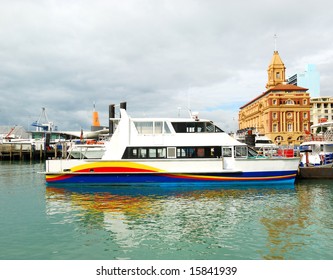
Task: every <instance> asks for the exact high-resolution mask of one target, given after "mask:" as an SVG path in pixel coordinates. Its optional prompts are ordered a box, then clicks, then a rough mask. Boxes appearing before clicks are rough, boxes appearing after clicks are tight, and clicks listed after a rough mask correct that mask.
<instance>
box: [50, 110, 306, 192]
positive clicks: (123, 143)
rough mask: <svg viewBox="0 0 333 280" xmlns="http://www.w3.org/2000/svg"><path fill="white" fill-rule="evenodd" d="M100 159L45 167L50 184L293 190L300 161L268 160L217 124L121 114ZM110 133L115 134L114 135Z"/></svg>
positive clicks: (58, 161)
mask: <svg viewBox="0 0 333 280" xmlns="http://www.w3.org/2000/svg"><path fill="white" fill-rule="evenodd" d="M120 116H121V117H120V118H118V119H117V118H112V119H111V121H112V127H115V130H114V133H113V134H112V136H111V137H110V139H109V140H108V141H107V142H105V153H104V154H103V156H102V158H101V159H97V160H96V159H94V160H90V159H55V160H47V161H46V172H45V174H46V181H47V183H52V184H57V183H65V184H67V183H79V184H84V183H88V184H132V183H140V184H150V183H158V184H169V183H177V184H182V183H184V184H198V183H203V184H220V185H225V184H228V185H230V184H272V183H283V184H293V183H294V181H295V177H296V174H297V169H298V163H299V158H285V157H265V156H260V155H258V154H257V153H256V152H255V151H254V150H252V149H250V148H249V147H248V146H247V145H246V144H244V143H241V142H239V141H237V140H236V139H234V138H233V137H231V136H229V135H228V134H227V133H225V132H224V131H223V130H222V129H220V128H219V127H218V126H216V125H215V124H214V123H213V122H211V121H210V120H206V119H199V117H198V116H192V117H189V118H132V117H130V116H129V115H128V114H127V111H126V109H125V108H120ZM111 132H113V131H112V130H111Z"/></svg>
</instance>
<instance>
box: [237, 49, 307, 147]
mask: <svg viewBox="0 0 333 280" xmlns="http://www.w3.org/2000/svg"><path fill="white" fill-rule="evenodd" d="M285 70H286V68H285V66H284V63H283V62H282V60H281V58H280V55H279V53H278V51H274V54H273V57H272V60H271V62H270V64H269V66H268V70H267V73H268V81H267V84H266V91H265V92H263V93H262V94H261V95H259V96H257V97H256V98H254V99H253V100H251V101H250V102H248V103H247V104H245V105H244V106H242V107H241V108H240V111H239V115H238V123H239V129H240V130H244V129H248V128H255V130H257V132H258V133H259V134H264V135H266V136H267V137H269V138H270V139H271V140H272V141H274V142H275V143H276V144H278V145H299V144H300V143H301V142H302V140H303V138H304V134H305V133H307V132H308V131H309V130H310V107H311V105H310V96H309V93H308V92H307V88H303V87H299V86H296V85H292V84H287V83H286V80H285Z"/></svg>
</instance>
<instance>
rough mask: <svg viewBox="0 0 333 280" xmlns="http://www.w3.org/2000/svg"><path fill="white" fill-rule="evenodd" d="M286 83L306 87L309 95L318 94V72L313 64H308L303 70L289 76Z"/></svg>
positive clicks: (314, 95)
mask: <svg viewBox="0 0 333 280" xmlns="http://www.w3.org/2000/svg"><path fill="white" fill-rule="evenodd" d="M288 83H289V84H292V85H295V86H300V87H305V88H307V89H308V92H309V93H310V95H311V97H319V96H320V74H319V72H318V71H317V68H316V65H314V64H308V65H307V68H306V70H305V71H304V72H302V73H297V74H294V75H292V76H291V77H289V78H288Z"/></svg>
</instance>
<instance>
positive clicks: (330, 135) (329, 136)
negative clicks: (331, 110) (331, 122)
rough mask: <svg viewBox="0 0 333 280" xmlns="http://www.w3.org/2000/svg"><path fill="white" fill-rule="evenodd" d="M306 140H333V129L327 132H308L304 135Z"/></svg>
mask: <svg viewBox="0 0 333 280" xmlns="http://www.w3.org/2000/svg"><path fill="white" fill-rule="evenodd" d="M303 139H304V142H309V141H333V131H332V130H328V131H326V132H325V133H319V134H307V135H305V136H304V138H303Z"/></svg>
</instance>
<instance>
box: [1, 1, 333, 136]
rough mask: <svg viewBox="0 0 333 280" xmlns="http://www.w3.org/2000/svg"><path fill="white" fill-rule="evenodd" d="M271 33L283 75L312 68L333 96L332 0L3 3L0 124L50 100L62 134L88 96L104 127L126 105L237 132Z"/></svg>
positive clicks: (270, 47)
mask: <svg viewBox="0 0 333 280" xmlns="http://www.w3.org/2000/svg"><path fill="white" fill-rule="evenodd" d="M274 34H277V36H278V39H277V49H278V51H279V53H280V56H281V58H282V60H283V62H284V64H285V66H286V68H287V70H286V71H287V76H290V75H292V74H294V73H296V72H301V71H304V70H305V68H306V65H307V64H309V63H312V64H315V65H316V66H317V69H318V70H319V72H320V75H321V95H326V96H327V95H328V96H333V93H332V90H331V80H332V77H333V73H332V72H333V4H332V3H331V2H330V1H327V0H325V1H324V0H317V1H302V0H297V1H290V0H288V1H286V0H280V1H276V0H274V1H273V0H254V1H247V0H242V1H241V0H233V1H226V0H164V1H163V0H0V125H15V124H16V125H23V126H25V127H27V128H28V127H29V125H30V124H31V123H32V122H33V121H36V120H37V119H38V118H39V115H40V113H41V108H42V107H45V108H46V112H47V115H48V118H49V120H50V121H53V122H54V123H55V125H57V126H58V129H59V130H67V129H68V130H69V129H70V130H79V129H80V128H81V127H82V128H86V129H88V128H90V125H91V116H92V110H93V103H94V102H95V103H96V109H97V111H98V112H99V116H100V121H101V124H102V125H107V124H108V105H109V104H111V103H115V104H118V103H119V102H121V101H127V108H128V112H129V114H130V115H131V116H133V117H142V116H158V117H165V116H172V117H176V116H178V115H179V114H180V115H182V116H187V115H188V108H190V109H191V110H192V111H198V112H199V114H200V117H202V118H209V119H212V120H214V121H215V122H216V123H218V124H219V125H220V126H221V127H222V128H224V129H225V130H226V131H230V130H234V129H235V127H236V124H237V118H238V110H239V107H240V106H242V105H244V104H245V103H247V102H248V101H250V100H251V99H253V98H254V97H256V96H258V95H259V94H261V93H262V92H263V91H265V85H266V81H267V72H266V70H267V67H268V64H269V62H270V60H271V58H272V55H273V51H274V39H273V37H274ZM29 128H30V129H32V127H31V126H30V127H29Z"/></svg>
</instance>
